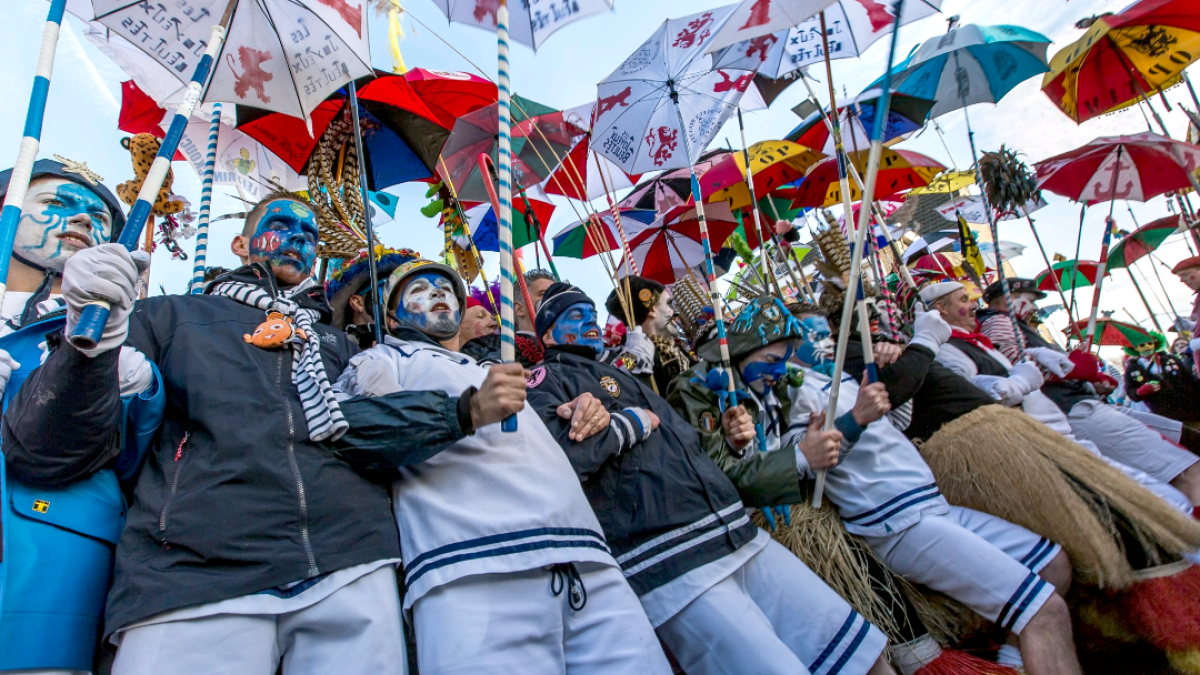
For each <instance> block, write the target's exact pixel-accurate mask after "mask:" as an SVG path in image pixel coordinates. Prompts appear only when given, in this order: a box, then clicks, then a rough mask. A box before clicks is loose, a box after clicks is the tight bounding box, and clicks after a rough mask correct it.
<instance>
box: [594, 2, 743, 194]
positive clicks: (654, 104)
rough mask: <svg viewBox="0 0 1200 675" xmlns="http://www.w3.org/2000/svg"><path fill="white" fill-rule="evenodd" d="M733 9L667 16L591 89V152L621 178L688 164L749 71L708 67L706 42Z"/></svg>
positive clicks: (729, 108) (731, 106) (733, 106)
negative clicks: (619, 172)
mask: <svg viewBox="0 0 1200 675" xmlns="http://www.w3.org/2000/svg"><path fill="white" fill-rule="evenodd" d="M733 9H734V7H733V6H729V7H721V8H717V9H712V10H708V11H705V12H699V13H696V14H691V15H688V16H685V17H683V18H680V19H669V20H667V21H664V22H663V24H662V26H660V27H659V28H658V30H656V31H655V32H654V34H653V35H651V36H650V39H648V40H647V41H646V42H644V43H642V45H641V46H640V47H638V49H637V50H636V51H635V52H634V53H633V54H632V55H630V56H629V57H628V58H627V59H625V61H624V63H622V64H621V65H620V66H618V67H617V69H616V70H615V71H613V73H612V74H611V75H609V76H608V77H607V78H605V79H604V81H603V82H601V83H600V85H599V86H598V88H597V93H598V97H597V101H596V106H597V107H596V119H595V123H594V125H593V132H592V139H593V140H592V147H593V149H595V150H596V152H598V153H600V154H601V155H604V156H605V157H608V158H609V159H611V160H612V161H613V163H614V164H616V165H617V166H619V167H621V169H623V170H624V171H626V172H628V173H645V172H647V171H654V170H658V169H675V168H679V167H685V166H689V165H691V164H693V163H694V162H696V160H698V159H699V158H700V155H701V154H702V153H703V152H704V149H705V148H706V147H708V144H709V143H710V142H712V140H713V138H714V137H715V136H716V134H717V132H718V131H719V130H720V129H721V125H723V124H724V123H725V120H727V119H729V116H730V115H731V114H733V112H734V111H736V110H737V105H738V102H739V101H740V100H741V98H742V94H743V93H745V91H746V89H747V88H749V86H750V83H751V80H753V79H754V72H753V71H743V70H713V69H712V68H711V67H710V64H711V58H710V57H708V56H706V55H705V54H704V50H705V48H707V46H708V42H707V40H708V38H709V37H711V36H712V34H713V32H714V31H716V30H717V28H718V27H719V26H720V25H721V24H722V23H723V22H724V21H725V20H726V18H728V16H729V14H730V12H732V11H733Z"/></svg>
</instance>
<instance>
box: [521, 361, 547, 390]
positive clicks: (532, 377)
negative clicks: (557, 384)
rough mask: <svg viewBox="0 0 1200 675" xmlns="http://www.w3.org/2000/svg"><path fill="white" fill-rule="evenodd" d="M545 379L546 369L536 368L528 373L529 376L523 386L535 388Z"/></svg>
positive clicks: (542, 367)
mask: <svg viewBox="0 0 1200 675" xmlns="http://www.w3.org/2000/svg"><path fill="white" fill-rule="evenodd" d="M545 379H546V368H545V367H544V366H538V367H537V368H534V369H532V370H530V371H529V376H528V377H526V378H525V386H526V387H529V388H531V389H532V388H534V387H537V386H538V385H539V384H541V383H542V382H543V381H545Z"/></svg>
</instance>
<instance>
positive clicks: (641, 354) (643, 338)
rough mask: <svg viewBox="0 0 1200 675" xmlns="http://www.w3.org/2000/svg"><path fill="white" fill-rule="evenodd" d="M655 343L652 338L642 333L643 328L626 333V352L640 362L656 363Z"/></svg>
mask: <svg viewBox="0 0 1200 675" xmlns="http://www.w3.org/2000/svg"><path fill="white" fill-rule="evenodd" d="M654 351H655V347H654V342H653V341H651V340H650V336H649V335H646V334H645V333H644V332H642V328H641V326H639V327H637V328H634V329H633V330H631V331H629V332H627V333H625V352H626V353H628V354H631V355H633V356H634V357H636V358H637V360H638V361H643V362H645V363H654Z"/></svg>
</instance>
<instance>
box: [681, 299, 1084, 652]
mask: <svg viewBox="0 0 1200 675" xmlns="http://www.w3.org/2000/svg"><path fill="white" fill-rule="evenodd" d="M781 304H782V303H780V302H779V301H777V300H773V299H772V300H765V299H764V300H760V301H755V302H751V303H748V304H747V305H746V307H745V309H743V310H742V311H741V312H740V313H739V314H738V316H737V318H736V319H735V320H734V322H733V325H732V326H731V327H730V330H729V331H727V334H728V340H729V344H730V350H731V352H736V353H738V354H739V356H735V357H734V358H735V360H737V363H738V368H739V369H740V371H741V373H742V374H743V375H745V374H746V373H748V372H751V371H752V370H753V366H754V364H755V363H760V364H762V366H760V367H762V368H770V367H771V366H772V365H773V363H774V362H776V361H777V360H778V359H780V358H782V357H783V356H784V355H785V354H786V353H787V351H788V350H789V347H788V345H787V343H788V342H791V341H793V340H797V339H798V340H799V345H798V347H797V348H796V350H795V355H794V357H793V359H794V360H795V362H796V364H797V365H798V366H799V369H800V373H801V374H802V378H797V379H800V380H801V381H800V382H796V381H794V380H793V381H791V382H787V383H786V384H785V386H784V387H782V388H779V387H778V385H777V387H776V391H775V394H776V396H775V398H776V399H777V401H778V403H777V405H778V406H779V407H778V410H776V411H773V412H771V413H770V414H768V415H767V420H766V423H765V425H764V426H765V427H766V428H765V429H764V432H765V435H766V436H767V439H766V446H767V447H766V448H765V449H766V451H767V452H766V453H765V456H764V453H762V452H758V451H753V450H752V452H753V453H754V454H752V455H751V454H747V456H746V457H745V458H743V459H739V458H737V457H736V456H735V455H734V454H733V453H732V452H731V451H730V450H729V448H734V447H737V446H738V445H740V444H746V443H748V442H749V437H751V434H748V433H746V431H747V427H750V428H752V427H753V423H754V419H753V418H751V417H750V416H749V415H748V414H746V413H742V415H740V417H742V419H741V421H740V422H739V423H735V424H732V425H723V427H722V430H721V432H720V433H717V434H710V436H709V439H710V440H709V442H708V445H707V447H708V450H709V452H710V454H715V455H716V456H717V457H718V461H719V462H720V463H721V465H722V466H724V467H726V470H727V471H728V472H729V473H730V475H732V476H735V477H736V478H735V480H737V482H738V487H739V489H740V490H741V491H742V493H743V494H751V495H759V494H768V493H770V491H771V490H772V488H773V486H775V485H778V484H780V483H781V482H785V481H784V479H785V478H786V482H787V483H789V484H794V483H800V482H808V481H810V480H811V479H813V478H815V475H816V474H815V472H814V471H813V469H815V468H826V469H827V474H826V483H825V498H826V499H828V500H829V501H830V502H831V503H832V504H833V506H834V507H835V508H836V509H837V512H838V514H839V515H840V516H841V520H842V524H843V526H844V528H845V530H846V531H847V532H849V533H850V534H853V535H857V536H859V537H861V538H862V539H863V541H864V542H865V543H866V544H867V545H868V546H870V547H871V548H872V549H873V550H874V551H875V552H876V553H877V554H878V555H879V557H880V559H882V560H883V561H884V562H885V563H886V564H887V565H888V567H889V568H890V569H891V570H892V571H893V572H894V573H896V574H898V575H901V576H904V577H906V578H908V579H911V580H913V581H915V582H917V583H921V584H924V585H926V586H928V587H930V588H933V589H935V590H938V591H940V592H943V593H945V594H947V595H949V596H950V597H952V598H954V599H956V600H958V601H959V602H961V603H963V604H965V605H967V606H968V607H970V608H971V609H972V610H974V611H975V612H977V613H978V614H980V615H982V616H984V617H986V618H988V619H989V620H992V621H994V622H996V623H997V624H999V625H1000V626H1002V627H1003V628H1005V629H1007V630H1008V631H1010V632H1011V633H1012V635H1013V639H1012V642H1013V643H1014V644H1016V645H1019V648H1020V653H1021V655H1022V656H1023V657H1024V663H1025V667H1026V668H1027V672H1029V673H1038V674H1049V673H1079V672H1080V670H1079V665H1078V661H1077V659H1076V657H1075V652H1074V645H1073V642H1072V638H1071V625H1070V617H1069V612H1068V611H1067V608H1066V603H1065V601H1064V600H1063V598H1062V596H1061V595H1060V593H1059V592H1056V587H1057V588H1058V589H1059V590H1061V591H1065V588H1066V587H1067V585H1068V584H1069V583H1070V579H1071V571H1070V563H1069V561H1068V560H1067V557H1066V555H1065V554H1064V553H1063V552H1062V550H1061V548H1060V547H1059V546H1058V545H1057V544H1054V543H1052V542H1049V541H1047V540H1045V539H1043V538H1042V537H1040V536H1038V535H1036V534H1034V533H1032V532H1030V531H1028V530H1026V529H1024V528H1021V527H1019V526H1017V525H1013V524H1012V523H1008V522H1006V521H1004V520H1001V519H1000V518H996V517H994V516H991V515H988V514H984V513H980V512H977V511H972V510H969V509H965V508H962V507H958V506H950V505H949V504H948V503H947V502H946V500H945V498H944V497H943V496H942V495H941V492H940V490H939V489H938V486H937V482H936V480H935V479H934V476H933V472H932V471H931V470H930V469H929V467H928V465H926V463H925V460H924V459H923V458H922V457H921V455H920V453H919V451H918V450H917V449H916V448H915V447H914V446H913V445H912V443H911V442H910V441H909V440H908V439H907V438H906V437H905V436H904V435H903V434H902V433H901V432H900V431H899V430H897V429H896V428H895V427H894V426H893V425H892V423H891V422H890V420H889V419H887V418H886V417H885V413H886V412H887V411H888V409H889V407H890V406H889V403H888V398H887V391H886V390H885V389H884V387H883V386H882V385H880V384H878V383H868V380H867V379H866V376H865V375H864V377H863V380H862V381H861V383H858V382H855V380H854V379H853V378H851V377H849V376H847V375H845V374H844V373H837V374H834V373H832V372H830V371H831V368H829V367H821V366H825V365H827V364H828V361H829V359H830V357H829V349H828V340H829V327H828V324H827V323H826V322H825V320H824V317H822V316H821V315H820V312H819V310H818V309H817V308H816V307H814V306H811V305H800V306H793V307H780V305H781ZM793 323H794V324H795V325H794V327H789V326H790V325H791V324H793ZM712 347H715V345H712ZM700 356H701V358H702V359H704V360H705V362H707V363H708V364H710V365H709V366H708V367H709V368H712V367H713V365H712V364H715V363H717V362H718V358H717V356H716V354H715V349H713V348H711V347H710V348H709V349H705V348H703V347H702V348H701V351H700ZM831 376H837V377H841V379H842V383H841V395H840V397H839V400H838V410H837V411H828V410H827V408H828V405H829V388H830V382H831ZM752 388H753V386H752ZM688 398H691V399H693V401H700V400H702V399H703V392H702V391H700V390H699V389H697V388H693V391H692V392H691V396H690V397H688ZM710 398H715V397H712V396H711V395H710ZM752 401H753V399H752ZM759 405H761V406H762V407H765V408H768V409H770V408H772V407H773V406H774V405H776V404H773V403H772V401H771V397H770V396H765V395H764V396H763V402H762V403H761V404H759ZM755 407H756V408H757V407H758V406H757V405H756V406H755ZM687 409H688V410H689V415H690V416H691V415H693V414H695V412H698V411H701V410H702V407H701V404H700V403H697V402H693V403H689V404H688V405H687ZM700 414H703V413H702V412H701V413H700ZM826 414H836V415H837V423H836V425H835V428H836V429H837V431H838V432H840V433H838V436H840V446H841V447H840V449H839V452H838V453H837V454H836V456H831V457H828V458H827V460H825V461H823V462H822V464H825V466H821V464H817V465H815V466H813V465H810V466H807V467H806V466H803V465H802V463H801V461H800V458H799V455H800V454H802V453H800V452H795V451H792V449H793V448H796V447H797V446H802V444H803V443H804V441H805V439H806V438H807V436H809V435H812V434H818V435H820V436H822V439H821V440H822V441H823V442H824V441H828V440H829V437H828V436H827V434H830V433H833V432H825V431H823V430H822V427H823V425H822V422H823V421H824V420H823V415H826ZM772 420H780V422H779V423H778V424H775V425H772V424H771V421H772ZM697 421H699V420H698V418H697ZM739 432H740V433H739ZM719 436H724V438H723V439H721V441H723V442H717V441H715V440H714V438H715V437H719ZM772 455H782V456H781V457H779V458H778V459H776V458H773V457H772ZM806 491H807V489H804V490H797V492H801V493H802V492H806ZM800 496H801V495H800V494H797V495H794V497H800ZM1018 636H1019V637H1018ZM934 646H935V647H936V645H934ZM908 651H909V653H908V654H906V655H905V656H907V657H909V658H907V659H902V660H901V661H900V662H901V664H902V669H903V670H904V672H905V673H910V672H913V670H911V669H910V668H919V667H921V666H922V665H923V664H921V663H917V662H914V660H913V658H912V657H915V656H916V655H917V652H918V651H921V650H916V649H912V650H908ZM934 653H936V652H934ZM897 656H900V654H897ZM904 661H908V665H906V664H905V663H904Z"/></svg>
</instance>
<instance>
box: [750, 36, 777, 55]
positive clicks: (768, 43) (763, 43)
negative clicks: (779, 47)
mask: <svg viewBox="0 0 1200 675" xmlns="http://www.w3.org/2000/svg"><path fill="white" fill-rule="evenodd" d="M776 42H779V38H777V37H775V35H773V34H768V35H761V36H759V37H756V38H754V39H753V40H751V41H750V44H748V45H746V57H747V58H749V57H750V56H751V55H753V54H754V52H758V60H759V61H766V60H767V52H768V51H770V49H771V47H772V46H773V45H774V44H775V43H776Z"/></svg>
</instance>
